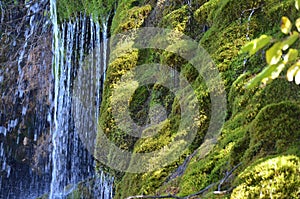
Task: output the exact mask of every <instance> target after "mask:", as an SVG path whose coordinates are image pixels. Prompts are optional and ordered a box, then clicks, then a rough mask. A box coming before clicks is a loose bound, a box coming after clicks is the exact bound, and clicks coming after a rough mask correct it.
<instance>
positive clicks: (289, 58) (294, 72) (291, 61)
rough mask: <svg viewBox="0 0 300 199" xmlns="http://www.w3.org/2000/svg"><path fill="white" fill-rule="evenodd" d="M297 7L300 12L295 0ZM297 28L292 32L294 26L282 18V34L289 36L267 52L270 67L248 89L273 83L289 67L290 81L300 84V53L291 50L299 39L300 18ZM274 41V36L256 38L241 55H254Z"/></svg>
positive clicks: (252, 81) (297, 2)
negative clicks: (259, 84)
mask: <svg viewBox="0 0 300 199" xmlns="http://www.w3.org/2000/svg"><path fill="white" fill-rule="evenodd" d="M295 7H296V9H297V10H299V8H300V0H295ZM295 26H296V29H297V31H295V30H292V29H293V24H292V22H291V21H290V20H289V18H288V17H285V16H283V17H282V18H281V32H282V33H284V34H285V35H287V36H286V37H285V38H284V39H283V40H280V41H278V40H277V41H276V42H275V43H274V44H273V45H272V46H271V47H270V48H269V49H268V50H267V51H266V56H265V57H266V62H267V64H268V65H267V67H266V68H264V69H263V71H261V72H260V73H259V74H258V75H256V77H254V78H253V79H252V80H251V81H250V82H249V83H248V85H247V87H248V88H253V87H254V86H256V85H257V84H258V83H259V82H262V83H263V84H267V83H269V82H271V81H272V80H273V79H276V78H278V77H279V75H280V73H281V72H282V71H283V70H284V69H285V68H287V67H289V68H288V70H287V73H286V76H287V79H288V81H294V80H295V83H296V84H297V85H298V84H300V59H299V57H298V54H299V52H298V50H297V49H294V48H291V46H292V45H293V44H294V43H295V42H296V41H297V40H298V39H299V32H300V18H298V19H297V20H296V22H295ZM272 41H273V38H272V36H268V35H261V36H260V37H259V38H256V39H254V40H252V41H250V42H248V43H247V44H246V45H245V46H243V47H242V49H241V51H240V53H249V55H250V56H251V55H254V54H255V53H256V52H258V51H259V50H261V49H263V48H264V47H266V46H267V45H269V44H270V43H271V42H272Z"/></svg>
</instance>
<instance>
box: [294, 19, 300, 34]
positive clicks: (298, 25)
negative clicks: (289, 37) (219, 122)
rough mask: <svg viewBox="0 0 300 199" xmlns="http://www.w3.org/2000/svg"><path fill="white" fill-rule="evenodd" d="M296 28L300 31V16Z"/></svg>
mask: <svg viewBox="0 0 300 199" xmlns="http://www.w3.org/2000/svg"><path fill="white" fill-rule="evenodd" d="M295 25H296V28H297V30H298V32H300V18H298V19H297V20H296V22H295Z"/></svg>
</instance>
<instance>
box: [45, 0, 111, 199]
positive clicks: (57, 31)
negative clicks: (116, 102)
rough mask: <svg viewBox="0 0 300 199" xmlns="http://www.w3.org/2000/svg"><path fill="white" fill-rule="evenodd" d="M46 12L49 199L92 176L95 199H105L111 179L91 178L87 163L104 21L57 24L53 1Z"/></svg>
mask: <svg viewBox="0 0 300 199" xmlns="http://www.w3.org/2000/svg"><path fill="white" fill-rule="evenodd" d="M50 10H51V16H52V19H51V20H52V23H53V44H52V48H53V52H54V53H53V67H54V69H53V77H54V81H55V85H54V98H53V105H52V106H53V112H54V115H53V121H52V122H51V135H52V143H53V150H52V181H51V190H50V199H56V198H57V199H60V198H65V197H66V196H67V195H68V194H70V193H72V190H73V189H75V188H76V184H77V183H78V182H80V181H84V180H87V179H88V178H91V177H93V176H94V177H96V178H95V179H96V187H95V188H97V190H98V191H95V193H94V195H95V194H96V193H97V194H96V195H97V197H95V198H103V199H109V198H112V183H113V179H112V178H110V177H108V176H105V175H104V174H103V173H100V174H95V172H94V162H93V158H92V154H93V152H94V145H95V140H96V133H97V127H98V123H97V122H98V119H97V118H98V117H99V107H100V103H101V94H102V93H101V92H102V87H103V81H104V78H105V75H104V74H105V70H106V62H107V60H106V57H107V23H108V20H106V21H105V23H103V24H102V27H101V26H100V24H99V22H98V19H97V18H96V19H95V18H93V17H90V16H86V15H85V14H81V15H80V16H78V17H76V18H75V19H70V20H69V21H68V22H63V23H61V24H58V19H57V10H56V1H55V0H51V1H50ZM101 28H102V29H101ZM101 30H102V32H101ZM101 33H102V37H101Z"/></svg>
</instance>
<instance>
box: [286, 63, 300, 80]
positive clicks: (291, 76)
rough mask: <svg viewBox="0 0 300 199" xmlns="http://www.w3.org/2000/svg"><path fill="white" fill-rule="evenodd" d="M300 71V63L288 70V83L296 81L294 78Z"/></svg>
mask: <svg viewBox="0 0 300 199" xmlns="http://www.w3.org/2000/svg"><path fill="white" fill-rule="evenodd" d="M299 69H300V62H297V63H295V64H294V65H292V66H291V67H290V68H289V69H288V71H287V72H286V77H287V79H288V81H290V82H291V81H293V80H294V76H295V75H296V72H297V71H298V70H299Z"/></svg>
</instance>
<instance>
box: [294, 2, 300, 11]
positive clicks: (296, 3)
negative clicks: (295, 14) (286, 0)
mask: <svg viewBox="0 0 300 199" xmlns="http://www.w3.org/2000/svg"><path fill="white" fill-rule="evenodd" d="M299 5H300V0H295V7H296V9H297V10H299Z"/></svg>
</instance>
